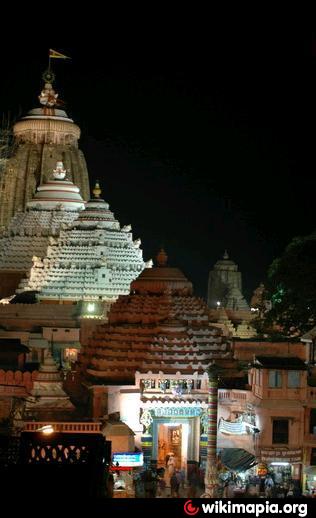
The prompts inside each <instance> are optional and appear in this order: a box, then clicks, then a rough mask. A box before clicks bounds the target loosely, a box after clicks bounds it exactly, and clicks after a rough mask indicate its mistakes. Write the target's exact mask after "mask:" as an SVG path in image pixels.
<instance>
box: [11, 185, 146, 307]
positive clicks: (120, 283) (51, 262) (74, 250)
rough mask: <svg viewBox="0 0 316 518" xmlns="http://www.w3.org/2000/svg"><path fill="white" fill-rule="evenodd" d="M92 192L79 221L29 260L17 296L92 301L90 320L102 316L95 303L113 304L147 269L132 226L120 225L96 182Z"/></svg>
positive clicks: (62, 230) (75, 220)
mask: <svg viewBox="0 0 316 518" xmlns="http://www.w3.org/2000/svg"><path fill="white" fill-rule="evenodd" d="M40 194H41V193H40ZM93 194H94V197H93V198H92V199H90V200H89V201H88V202H87V203H86V205H85V210H83V211H81V212H80V214H79V215H78V218H76V219H73V220H72V222H70V223H69V224H67V225H63V226H62V228H61V229H60V232H59V233H58V235H57V236H56V237H54V238H52V239H50V242H49V245H48V247H47V251H46V253H45V255H42V256H41V257H35V258H34V259H33V267H32V269H31V271H30V274H29V276H28V278H26V279H23V280H22V281H21V283H20V285H19V288H18V289H17V293H22V292H24V291H37V292H38V299H39V300H40V301H44V302H55V303H58V302H62V303H67V302H69V303H76V302H78V301H92V302H93V304H90V305H89V306H88V307H87V308H86V309H87V313H89V314H90V316H91V317H92V316H100V315H99V313H100V308H99V306H98V304H97V303H99V302H102V303H103V302H104V303H105V304H107V303H112V302H114V301H115V300H116V299H117V297H118V296H119V295H121V294H127V293H129V287H130V283H131V282H132V281H133V280H134V279H135V278H136V277H137V276H138V275H139V273H140V272H141V271H142V270H143V268H144V267H145V263H144V261H143V257H142V250H141V248H140V244H141V240H140V239H135V240H133V235H132V232H131V226H130V225H125V226H123V227H121V226H120V223H119V222H118V221H117V220H116V219H115V217H114V214H113V212H111V211H110V209H109V204H108V203H107V202H106V201H105V200H103V199H102V198H101V196H100V195H101V189H100V186H99V183H98V182H97V183H96V186H95V188H94V190H93ZM147 266H149V264H147ZM104 307H105V306H104ZM87 316H89V315H87ZM101 316H103V315H101Z"/></svg>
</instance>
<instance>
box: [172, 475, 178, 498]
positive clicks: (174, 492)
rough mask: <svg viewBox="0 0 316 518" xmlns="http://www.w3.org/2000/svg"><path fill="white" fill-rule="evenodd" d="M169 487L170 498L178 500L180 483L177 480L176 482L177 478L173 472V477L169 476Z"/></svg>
mask: <svg viewBox="0 0 316 518" xmlns="http://www.w3.org/2000/svg"><path fill="white" fill-rule="evenodd" d="M170 486H171V498H175V497H176V498H179V486H180V483H179V480H178V477H177V474H176V472H175V471H174V472H173V475H172V476H171V479H170Z"/></svg>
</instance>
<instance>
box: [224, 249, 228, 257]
mask: <svg viewBox="0 0 316 518" xmlns="http://www.w3.org/2000/svg"><path fill="white" fill-rule="evenodd" d="M223 259H229V255H228V252H227V250H226V249H225V252H224V255H223Z"/></svg>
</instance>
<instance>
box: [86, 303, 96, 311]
mask: <svg viewBox="0 0 316 518" xmlns="http://www.w3.org/2000/svg"><path fill="white" fill-rule="evenodd" d="M94 310H95V305H94V304H93V303H91V302H90V303H89V304H88V305H87V311H88V313H93V312H94Z"/></svg>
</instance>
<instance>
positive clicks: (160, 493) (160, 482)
mask: <svg viewBox="0 0 316 518" xmlns="http://www.w3.org/2000/svg"><path fill="white" fill-rule="evenodd" d="M165 491H166V481H165V480H164V478H163V477H160V478H159V479H158V491H157V496H159V497H160V498H163V497H164V496H165Z"/></svg>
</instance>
